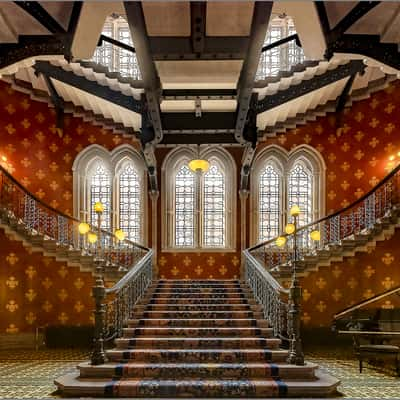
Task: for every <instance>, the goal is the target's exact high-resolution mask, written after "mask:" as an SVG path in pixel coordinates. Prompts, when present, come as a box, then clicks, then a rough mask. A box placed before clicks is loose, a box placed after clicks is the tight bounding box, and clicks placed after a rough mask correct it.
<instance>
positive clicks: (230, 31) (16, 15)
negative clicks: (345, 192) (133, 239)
mask: <svg viewBox="0 0 400 400" xmlns="http://www.w3.org/2000/svg"><path fill="white" fill-rule="evenodd" d="M110 16H112V18H114V19H115V18H119V17H122V18H123V19H124V20H126V21H127V25H128V26H129V30H130V34H131V38H133V44H127V42H126V41H124V43H121V41H120V40H118V39H115V38H110V37H107V35H106V36H104V35H103V36H102V32H103V28H104V26H105V23H106V21H107V18H110ZM288 18H290V21H291V23H292V24H293V27H291V28H290V29H292V28H293V29H292V30H293V32H295V33H293V32H292V33H291V32H289V31H286V34H285V35H286V36H284V37H280V38H279V39H278V40H275V41H274V40H272V39H271V40H269V41H268V42H266V37H267V33H268V32H272V30H273V26H274V24H275V23H276V21H277V20H278V21H279V20H286V19H288ZM399 22H400V5H399V4H398V3H396V2H364V1H363V2H335V1H329V2H311V1H304V2H298V1H293V2H291V1H288V2H263V1H259V2H185V1H181V2H167V1H165V2H142V3H140V2H126V3H123V2H23V1H22V2H21V1H20V2H2V3H0V75H1V76H2V79H4V80H6V81H8V82H10V83H11V84H12V85H13V86H14V87H15V88H17V89H19V90H24V91H28V92H29V93H30V94H31V96H33V97H35V98H38V99H40V100H42V101H48V102H49V103H51V104H52V105H53V106H54V107H55V108H56V110H57V115H58V123H59V127H60V129H62V120H63V113H65V112H71V113H74V114H76V115H83V116H84V117H85V118H87V119H91V120H93V121H95V122H96V123H101V124H103V125H104V126H107V127H109V128H111V129H113V130H114V132H115V133H122V134H124V135H130V136H132V137H134V138H136V139H138V140H139V141H140V143H141V145H142V151H143V154H144V157H145V159H146V161H147V164H148V167H149V172H150V176H151V177H152V180H153V183H154V182H156V177H155V171H156V168H155V167H156V160H155V157H154V148H155V147H156V146H170V145H176V144H182V143H185V144H204V143H205V144H207V143H220V144H225V145H226V144H228V145H241V146H244V147H245V152H244V158H243V165H242V183H241V185H242V188H246V186H247V176H248V171H249V167H250V165H251V162H252V158H253V155H254V151H255V148H256V145H257V143H258V142H259V141H262V140H267V139H268V137H270V136H274V135H276V134H279V133H284V132H285V131H286V130H287V129H289V128H293V127H296V126H297V125H298V124H301V123H305V122H306V121H307V120H311V119H314V118H316V116H318V115H324V114H325V113H327V112H332V111H336V112H341V111H342V110H343V108H344V107H346V106H348V105H349V104H350V103H351V102H352V101H354V100H357V99H360V98H365V97H366V96H368V95H369V94H370V93H371V92H372V91H375V90H379V89H380V88H382V87H384V86H385V85H387V84H388V82H390V81H392V80H394V79H398V77H399V74H400V54H399V44H400V23H399ZM269 37H270V38H271V37H272V36H271V35H270V36H269ZM101 43H107V45H108V46H111V47H112V48H113V49H115V48H116V49H124V50H123V51H126V52H128V53H129V54H131V56H133V55H134V56H135V57H136V59H137V62H138V66H139V69H140V75H138V74H137V75H133V74H132V75H131V76H130V75H129V74H126V73H125V75H124V76H123V75H121V74H120V73H118V71H117V72H116V71H114V70H110V68H109V67H107V66H105V65H99V64H96V63H94V62H93V60H92V58H93V54H94V52H95V50H96V46H98V45H99V44H101ZM289 43H290V44H291V45H293V46H292V47H291V49H292V50H293V49H294V50H295V51H296V52H297V53H296V54H297V55H295V56H294V55H293V54H292V53H290V52H291V51H292V50H289V51H287V50H286V53H285V54H286V55H285V56H282V57H283V58H285V57H286V58H290V57H294V58H296V57H297V56H299V54H300V56H299V57H300V58H298V59H296V60H297V61H296V60H295V61H293V60H292V61H291V63H288V62H286V64H285V66H282V67H281V69H282V70H280V71H279V70H278V71H276V73H271V71H270V70H268V69H267V70H265V71H264V72H262V73H261V74H260V65H261V64H260V57H261V59H265V60H268V59H269V60H271V57H272V58H273V57H274V56H273V53H274V52H275V54H276V52H281V50H282V49H283V48H286V49H288V46H289ZM294 50H293V51H294ZM298 50H299V51H298ZM121 51H122V50H121ZM271 54H272V56H271ZM282 54H283V53H282ZM263 57H264V58H263ZM268 57H269V58H268ZM282 57H281V58H282ZM281 58H280V59H281ZM283 58H282V59H283ZM286 61H287V60H286ZM265 62H266V61H265ZM153 189H154V190H155V189H156V188H155V187H154V188H153Z"/></svg>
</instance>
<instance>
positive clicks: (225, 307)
mask: <svg viewBox="0 0 400 400" xmlns="http://www.w3.org/2000/svg"><path fill="white" fill-rule="evenodd" d="M139 307H140V306H139ZM142 307H145V310H146V311H191V310H199V311H215V310H219V311H246V310H250V309H253V308H256V307H258V306H256V305H250V304H167V303H165V304H149V305H147V306H142ZM136 308H137V307H136Z"/></svg>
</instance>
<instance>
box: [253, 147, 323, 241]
mask: <svg viewBox="0 0 400 400" xmlns="http://www.w3.org/2000/svg"><path fill="white" fill-rule="evenodd" d="M251 205H252V216H253V217H252V230H251V231H252V238H251V239H252V243H253V244H256V243H260V242H264V241H267V240H270V239H273V238H275V237H277V236H278V235H280V234H281V233H282V231H283V227H284V226H285V225H286V223H287V222H288V211H289V210H290V208H291V207H292V206H293V205H298V206H299V207H300V209H301V214H300V216H299V226H303V225H307V224H309V223H311V222H312V221H313V220H315V219H317V218H319V217H321V216H322V215H323V214H324V212H325V208H324V207H325V163H324V160H323V159H322V157H321V155H320V154H319V153H318V152H317V151H316V150H315V149H313V148H311V147H309V146H306V145H303V146H299V147H297V148H296V149H295V150H293V151H291V152H290V153H287V152H286V150H284V149H283V148H282V147H279V146H275V145H272V146H268V147H266V148H264V149H263V150H262V151H261V152H260V153H259V154H258V155H257V157H256V159H255V161H254V165H253V169H252V175H251Z"/></svg>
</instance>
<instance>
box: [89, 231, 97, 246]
mask: <svg viewBox="0 0 400 400" xmlns="http://www.w3.org/2000/svg"><path fill="white" fill-rule="evenodd" d="M87 238H88V241H89V243H92V244H94V243H96V242H97V235H96V234H95V233H94V232H89V233H88V235H87Z"/></svg>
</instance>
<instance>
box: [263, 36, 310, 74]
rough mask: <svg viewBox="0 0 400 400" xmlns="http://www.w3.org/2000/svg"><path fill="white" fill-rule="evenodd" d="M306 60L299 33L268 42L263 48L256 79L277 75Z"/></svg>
mask: <svg viewBox="0 0 400 400" xmlns="http://www.w3.org/2000/svg"><path fill="white" fill-rule="evenodd" d="M304 60H305V56H304V52H303V49H302V48H301V45H300V41H299V37H298V35H297V34H294V35H290V36H287V37H285V38H283V39H280V40H277V41H275V42H273V43H270V44H267V45H266V46H264V47H263V48H262V52H261V56H260V61H259V64H258V69H257V74H256V80H263V79H266V78H268V77H272V76H277V75H278V74H279V73H280V72H282V71H289V70H290V69H291V68H292V67H293V66H295V65H297V64H300V63H302V62H303V61H304Z"/></svg>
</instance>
